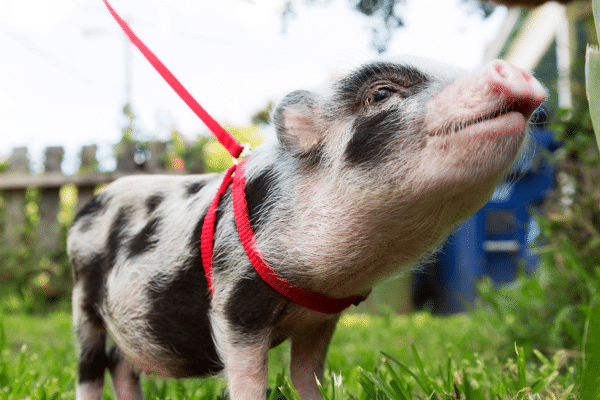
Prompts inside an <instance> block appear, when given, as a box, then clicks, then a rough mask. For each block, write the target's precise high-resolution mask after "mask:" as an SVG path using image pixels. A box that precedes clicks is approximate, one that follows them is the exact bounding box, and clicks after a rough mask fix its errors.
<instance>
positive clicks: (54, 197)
mask: <svg viewBox="0 0 600 400" xmlns="http://www.w3.org/2000/svg"><path fill="white" fill-rule="evenodd" d="M115 148H116V153H117V156H116V158H117V166H116V169H115V171H112V172H107V173H101V172H98V170H97V165H98V161H97V159H96V150H97V146H96V145H90V146H84V147H83V148H82V149H81V153H80V154H81V168H80V171H81V172H80V173H79V174H76V175H65V174H63V172H62V170H61V164H62V161H63V156H64V149H63V148H62V147H48V148H46V150H45V161H44V172H43V173H40V174H32V173H30V172H29V169H28V155H27V148H26V147H19V148H15V149H13V151H12V155H11V157H10V160H9V161H10V163H9V169H8V171H7V172H5V173H2V174H0V193H2V196H3V197H4V220H3V221H0V223H2V224H3V225H4V226H3V227H2V228H3V229H1V230H0V232H2V234H1V235H0V236H1V237H0V243H2V244H3V245H5V246H8V247H9V248H17V247H18V246H19V245H20V243H21V241H22V240H23V236H22V235H23V224H24V222H25V215H26V214H25V204H26V191H27V189H28V188H31V187H36V188H38V189H39V191H40V199H39V203H38V212H39V223H38V224H37V227H36V229H37V232H36V241H35V242H36V243H35V244H34V245H35V247H36V249H35V250H36V253H38V254H41V253H44V252H47V251H50V250H53V249H56V248H58V246H60V240H61V237H60V234H61V226H60V223H59V220H58V214H59V212H60V190H61V188H62V187H63V186H65V185H68V184H72V185H74V186H75V187H76V188H77V209H79V208H80V207H81V206H82V205H83V204H85V203H86V202H87V201H88V200H90V199H91V197H92V196H93V193H94V190H96V188H97V187H98V186H99V185H102V184H106V183H109V182H112V181H113V180H115V179H117V178H118V177H121V176H124V175H130V174H153V173H175V172H174V171H173V170H167V169H166V168H165V164H166V163H165V162H164V158H165V157H164V156H165V155H166V150H167V146H166V144H165V143H164V142H153V143H150V144H149V145H148V148H147V151H146V152H145V154H146V155H147V158H146V159H145V160H144V162H143V163H142V164H137V163H136V162H135V161H134V159H135V155H136V151H137V148H136V145H135V144H134V143H119V144H118V145H117V146H115Z"/></svg>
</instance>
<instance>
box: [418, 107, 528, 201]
mask: <svg viewBox="0 0 600 400" xmlns="http://www.w3.org/2000/svg"><path fill="white" fill-rule="evenodd" d="M526 128H527V120H526V118H525V116H523V114H521V113H519V112H516V111H512V112H508V113H506V114H501V115H499V116H496V117H494V118H491V119H484V120H482V121H479V122H475V123H470V124H466V126H462V127H460V126H459V127H458V129H451V130H449V131H447V132H446V133H445V134H443V135H439V134H437V135H429V136H428V137H427V144H426V146H425V148H424V149H423V151H422V153H421V162H420V163H419V166H418V167H417V171H415V172H416V173H415V175H414V177H415V179H417V181H416V183H417V185H418V186H421V189H423V190H426V191H428V192H434V193H435V194H436V195H437V196H442V197H444V196H452V197H453V196H456V195H459V194H463V193H465V192H468V193H471V194H472V196H469V197H473V196H475V197H477V194H480V195H481V197H485V200H487V196H489V193H490V191H491V190H493V188H494V187H495V185H496V184H497V183H498V181H499V180H500V179H501V178H502V176H503V175H504V173H505V171H506V169H507V168H508V167H509V166H510V165H511V164H512V163H513V162H514V160H515V158H516V156H517V154H518V152H519V149H520V147H521V144H522V143H523V139H524V137H525V132H526ZM425 185H426V186H427V187H425Z"/></svg>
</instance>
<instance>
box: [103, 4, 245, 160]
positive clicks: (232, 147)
mask: <svg viewBox="0 0 600 400" xmlns="http://www.w3.org/2000/svg"><path fill="white" fill-rule="evenodd" d="M103 1H104V4H105V5H106V7H107V8H108V11H110V13H111V14H112V16H113V18H114V19H115V20H116V21H117V23H118V24H119V25H120V26H121V29H123V32H125V34H126V35H127V37H129V40H131V43H133V44H135V45H136V47H137V48H138V49H139V50H140V51H141V52H142V54H143V55H144V57H146V59H147V60H148V61H149V62H150V64H152V66H153V67H154V69H156V72H158V73H159V74H160V76H162V77H163V79H164V80H165V81H167V83H168V84H169V85H170V86H171V87H172V88H173V90H174V91H175V92H176V93H177V94H178V95H179V97H181V99H182V100H183V101H184V102H185V104H187V105H188V107H189V108H191V109H192V111H193V112H194V113H196V115H197V116H198V117H199V118H200V119H201V120H202V122H204V123H205V124H206V126H207V127H208V129H210V130H211V131H212V133H214V134H215V136H216V137H217V139H218V140H219V143H221V144H222V145H223V146H224V147H225V148H226V149H227V151H228V152H229V154H231V156H232V157H233V158H238V157H239V156H240V154H241V153H242V151H243V150H244V147H243V146H242V145H241V144H240V142H239V141H238V140H237V139H236V138H234V137H233V136H231V135H230V134H229V132H227V131H226V130H225V129H224V128H223V127H222V126H221V125H219V123H218V122H217V121H215V120H214V118H213V117H211V116H210V115H209V114H208V113H207V112H206V111H205V110H204V108H202V106H201V105H200V104H198V102H197V101H196V99H194V98H193V97H192V95H191V94H190V93H189V92H188V91H187V90H186V88H184V87H183V85H182V84H181V83H180V82H179V81H178V80H177V78H175V76H174V75H173V74H172V73H171V71H169V70H168V69H167V67H165V65H164V64H163V63H162V62H161V61H160V60H159V59H158V57H156V56H155V55H154V53H153V52H152V51H151V50H150V49H149V48H148V47H146V45H145V44H144V43H142V41H141V40H140V39H139V38H138V37H137V36H136V35H135V33H133V31H132V30H131V28H129V25H127V22H125V21H124V20H123V19H122V18H121V17H120V16H119V15H118V14H117V13H116V11H115V10H114V9H113V8H112V7H111V5H110V4H108V1H107V0H103Z"/></svg>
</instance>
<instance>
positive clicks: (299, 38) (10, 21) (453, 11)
mask: <svg viewBox="0 0 600 400" xmlns="http://www.w3.org/2000/svg"><path fill="white" fill-rule="evenodd" d="M459 1H460V0H407V1H406V2H405V3H406V4H405V5H403V6H402V7H401V8H400V11H401V14H402V16H403V18H404V21H405V26H404V28H402V29H399V30H398V31H397V32H396V33H395V35H394V39H393V40H392V42H391V44H390V46H389V50H388V51H387V53H385V54H384V55H383V57H384V58H393V57H397V56H401V55H403V54H408V55H417V56H421V57H428V58H434V59H439V60H442V61H444V62H447V63H451V64H456V65H458V66H461V67H464V68H467V69H475V68H477V67H479V66H481V64H482V60H483V52H484V49H485V46H486V44H487V43H488V42H490V41H491V40H492V39H493V38H494V37H495V36H496V34H497V32H498V30H499V29H500V26H501V24H502V22H503V19H504V17H505V15H506V9H505V8H503V7H499V8H497V10H496V11H495V12H494V14H493V15H492V16H491V17H490V18H488V19H486V20H483V19H482V18H481V17H479V16H478V15H477V14H475V13H469V9H468V7H465V6H464V5H463V6H460V5H459ZM283 3H284V2H283V0H219V1H214V0H112V1H111V4H112V5H113V7H114V8H115V9H116V10H117V12H118V13H119V14H120V15H121V16H122V17H123V18H125V19H126V20H127V21H128V22H129V23H130V26H131V27H132V29H133V30H134V31H135V32H136V34H137V35H138V36H139V37H140V38H141V39H142V40H143V41H144V42H145V43H146V45H147V46H148V47H149V48H150V49H151V50H152V51H153V52H154V53H155V54H156V55H157V56H158V57H159V58H160V59H161V60H162V61H163V63H165V64H166V66H167V67H168V68H169V69H171V71H172V72H173V74H174V75H175V76H176V77H177V78H178V79H179V80H180V81H181V82H182V84H183V85H184V86H185V87H186V88H187V89H188V90H189V91H190V93H191V94H192V95H193V96H194V97H195V98H196V100H198V102H199V103H200V104H201V105H202V106H203V107H204V108H205V109H206V110H207V111H208V112H209V113H210V114H212V115H213V117H214V118H216V119H217V120H218V121H219V122H221V123H222V124H224V125H225V126H226V125H227V124H234V125H247V124H249V123H250V117H251V116H252V115H253V114H254V113H255V112H257V111H259V110H261V109H264V108H265V107H266V105H267V104H268V102H269V101H277V100H278V99H281V98H282V97H283V96H285V95H286V94H287V93H289V92H290V91H293V90H297V89H311V88H315V87H318V86H320V85H322V84H324V83H326V82H327V81H328V80H330V79H331V78H332V77H333V76H338V75H340V74H343V73H345V72H347V71H349V70H351V69H353V68H355V67H357V66H359V65H361V64H362V63H364V62H368V61H372V60H373V59H377V58H378V57H379V56H378V55H377V53H376V51H375V50H374V49H373V48H372V46H371V33H370V29H371V27H372V26H373V24H374V23H375V21H374V20H371V19H368V18H366V17H364V16H363V15H362V14H360V13H358V12H356V11H354V10H352V7H351V3H352V1H351V0H330V1H328V2H326V4H314V5H312V6H306V5H305V4H304V2H303V1H302V0H297V1H296V3H297V7H296V15H295V16H294V17H293V18H291V19H290V20H288V22H287V24H286V29H285V33H283V25H282V24H283V22H282V18H281V12H282V4H283ZM317 3H318V2H317ZM128 52H129V54H130V56H129V57H127V53H128ZM127 59H129V60H130V62H129V63H127ZM127 65H129V66H130V67H129V68H127ZM127 82H129V85H127ZM128 86H129V87H130V91H129V93H130V94H129V96H128V95H127V90H126V88H127V87H128ZM128 97H129V100H130V101H131V104H132V106H133V111H134V113H135V114H136V117H137V119H136V126H137V128H138V129H139V130H140V132H141V134H142V136H141V137H140V139H144V140H148V139H162V140H166V139H168V136H169V131H170V128H171V127H176V128H177V129H178V130H179V131H180V132H182V133H183V134H184V135H185V136H186V137H188V138H190V139H193V138H194V137H196V136H197V135H198V134H201V133H207V130H206V128H205V127H204V125H203V124H202V122H201V121H200V120H198V118H197V117H196V116H195V115H194V114H193V113H192V112H191V111H190V110H189V109H188V108H187V106H186V105H185V104H184V103H183V102H182V101H181V100H180V99H179V98H178V97H177V95H176V94H175V93H174V92H173V91H172V90H171V89H170V87H169V86H168V85H167V84H166V83H165V82H164V81H163V80H162V78H161V77H160V76H159V75H158V74H157V73H156V72H155V71H154V70H153V69H152V67H151V66H150V65H149V64H148V63H147V61H146V60H145V59H144V58H143V56H141V54H140V53H139V52H138V51H137V49H134V48H133V47H132V46H131V45H129V44H128V43H127V41H126V39H125V36H124V35H123V34H122V33H121V31H120V28H119V27H118V25H117V24H116V23H115V22H114V20H113V19H112V17H111V16H110V14H109V13H108V11H107V10H106V8H105V7H104V4H103V2H102V1H101V0H52V1H48V0H0V159H2V158H3V157H8V156H9V155H10V153H11V151H12V148H14V147H18V146H27V147H28V149H29V154H30V158H31V160H32V166H33V168H34V170H39V169H40V168H41V165H42V162H43V149H44V148H45V147H46V146H63V147H64V148H65V150H66V155H65V161H64V162H63V170H64V171H65V172H66V173H72V172H73V171H75V170H76V168H77V158H78V152H79V151H80V149H81V146H83V145H87V144H98V146H99V151H98V158H99V159H100V160H101V162H102V165H103V166H104V168H105V169H110V168H111V167H112V166H114V161H112V160H113V158H112V156H113V154H112V153H113V150H112V144H114V143H116V142H118V141H119V139H120V135H121V129H122V127H123V126H124V125H125V123H126V121H125V118H124V116H123V114H122V108H123V105H124V104H125V103H126V101H127V99H128Z"/></svg>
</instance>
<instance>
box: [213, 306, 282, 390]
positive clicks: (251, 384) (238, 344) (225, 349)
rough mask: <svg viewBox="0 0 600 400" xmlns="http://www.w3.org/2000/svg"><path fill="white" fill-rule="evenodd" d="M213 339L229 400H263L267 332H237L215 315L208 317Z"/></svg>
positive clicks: (265, 377) (266, 366) (265, 382)
mask: <svg viewBox="0 0 600 400" xmlns="http://www.w3.org/2000/svg"><path fill="white" fill-rule="evenodd" d="M211 325H212V330H213V338H214V340H215V345H216V347H217V351H218V353H219V357H220V359H221V360H222V361H223V365H224V367H225V376H226V379H227V390H228V392H229V398H230V399H231V400H265V398H266V395H267V383H268V382H267V381H268V375H267V372H268V371H267V368H268V354H269V349H270V342H269V334H270V329H268V328H266V327H265V328H263V329H261V330H256V331H253V332H251V333H250V332H240V329H239V328H240V327H239V326H235V325H234V324H232V323H231V321H230V320H228V318H226V317H225V316H224V315H223V314H221V313H218V312H213V313H212V315H211Z"/></svg>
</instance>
